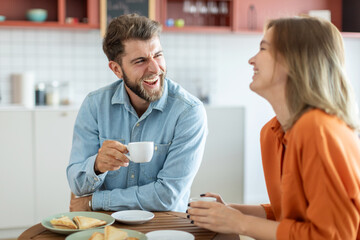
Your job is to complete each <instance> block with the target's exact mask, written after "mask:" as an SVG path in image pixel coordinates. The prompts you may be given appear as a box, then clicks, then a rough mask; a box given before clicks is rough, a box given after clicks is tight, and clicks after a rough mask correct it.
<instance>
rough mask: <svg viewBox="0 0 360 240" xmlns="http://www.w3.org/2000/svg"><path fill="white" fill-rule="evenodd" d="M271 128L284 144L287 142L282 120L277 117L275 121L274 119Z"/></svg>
mask: <svg viewBox="0 0 360 240" xmlns="http://www.w3.org/2000/svg"><path fill="white" fill-rule="evenodd" d="M270 127H271V130H272V131H273V132H274V134H275V136H276V137H277V138H278V139H279V141H280V142H282V143H283V144H284V145H286V144H287V135H288V134H286V133H287V132H286V133H285V132H284V130H283V129H282V127H281V124H280V122H279V121H278V120H277V118H276V117H275V118H274V121H272V123H271V125H270Z"/></svg>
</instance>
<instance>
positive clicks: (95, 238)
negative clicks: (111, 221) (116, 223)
mask: <svg viewBox="0 0 360 240" xmlns="http://www.w3.org/2000/svg"><path fill="white" fill-rule="evenodd" d="M89 240H104V234H103V233H99V232H94V233H93V234H92V235H91V237H90V238H89Z"/></svg>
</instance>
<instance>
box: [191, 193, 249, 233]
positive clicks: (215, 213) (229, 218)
mask: <svg viewBox="0 0 360 240" xmlns="http://www.w3.org/2000/svg"><path fill="white" fill-rule="evenodd" d="M205 196H206V197H215V198H216V199H218V201H219V202H204V201H198V202H191V203H189V206H190V208H189V209H188V210H187V212H188V214H189V218H190V220H192V223H194V224H195V225H196V226H198V227H202V228H206V229H209V230H211V231H214V232H221V233H236V234H242V230H241V222H242V219H243V216H244V215H243V214H242V213H241V212H240V211H238V210H236V209H234V208H232V207H229V206H227V205H224V202H223V200H222V199H221V197H220V196H219V195H217V194H208V193H207V194H206V195H205ZM218 197H220V198H218Z"/></svg>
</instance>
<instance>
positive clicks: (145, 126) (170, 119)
mask: <svg viewBox="0 0 360 240" xmlns="http://www.w3.org/2000/svg"><path fill="white" fill-rule="evenodd" d="M160 32H161V25H160V24H159V23H158V22H156V21H152V20H150V19H148V18H146V17H141V16H138V15H136V14H131V15H124V16H120V17H117V18H115V19H113V20H112V22H111V23H110V24H109V26H108V28H107V32H106V35H105V38H104V41H103V50H104V52H105V54H106V55H107V57H108V60H109V67H110V69H111V70H112V71H113V72H114V74H115V75H116V76H117V77H118V78H119V79H120V80H119V81H116V82H115V83H113V84H111V85H109V86H106V87H104V88H101V89H99V90H97V91H94V92H92V93H90V94H89V95H88V96H87V97H86V98H85V100H84V102H83V104H82V106H81V108H80V110H79V113H78V117H77V119H76V123H75V127H74V137H73V146H72V150H71V156H70V163H69V166H68V168H67V177H68V181H69V185H70V188H71V191H72V192H73V193H74V194H75V195H77V196H79V197H78V198H72V200H71V203H70V210H71V211H88V210H106V211H119V210H124V209H144V210H148V211H169V210H171V211H185V210H186V208H187V203H188V198H189V194H190V187H191V184H192V181H193V179H194V177H195V174H196V172H197V170H198V169H199V166H200V163H201V159H202V156H203V151H204V146H205V139H206V135H207V119H206V112H205V109H204V106H203V104H202V103H201V102H200V101H199V100H198V99H196V98H195V97H193V96H192V95H190V94H189V93H188V92H186V91H185V90H184V89H183V88H181V87H180V86H179V85H178V84H176V83H174V82H172V81H171V80H169V79H167V78H165V74H166V64H165V59H164V56H163V51H162V47H161V44H160V40H159V34H160ZM139 141H153V142H154V144H155V146H154V155H153V158H152V160H151V161H150V162H148V163H134V162H131V161H129V160H128V159H127V157H126V156H125V154H126V153H127V152H128V151H127V148H126V146H125V144H128V143H129V142H139Z"/></svg>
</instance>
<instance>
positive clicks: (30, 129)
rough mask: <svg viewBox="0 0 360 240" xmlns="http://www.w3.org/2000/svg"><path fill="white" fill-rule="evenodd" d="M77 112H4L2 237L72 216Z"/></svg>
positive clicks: (0, 121) (0, 118)
mask: <svg viewBox="0 0 360 240" xmlns="http://www.w3.org/2000/svg"><path fill="white" fill-rule="evenodd" d="M76 116H77V109H67V108H66V109H61V108H59V109H54V108H49V107H44V108H35V109H31V110H29V109H27V110H26V109H24V108H21V109H17V110H14V109H12V110H3V109H0V132H1V136H2V137H1V139H0V150H1V165H2V168H1V169H2V173H1V174H0V189H1V193H0V202H1V204H0V213H1V216H6V217H2V218H1V219H0V236H1V237H5V238H6V237H8V238H14V237H16V236H17V235H18V234H19V233H21V232H22V231H24V230H25V228H28V227H29V226H31V225H34V224H35V223H38V222H40V221H41V220H42V219H43V218H45V217H47V216H49V215H52V214H56V213H59V212H68V211H69V203H70V188H69V186H68V183H67V179H66V166H67V165H68V162H69V157H70V150H71V144H72V133H73V128H74V123H75V119H76Z"/></svg>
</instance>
